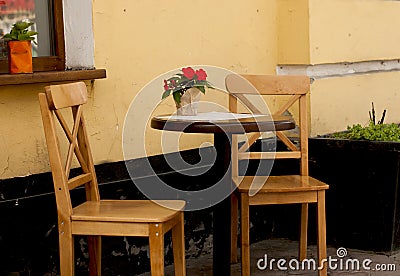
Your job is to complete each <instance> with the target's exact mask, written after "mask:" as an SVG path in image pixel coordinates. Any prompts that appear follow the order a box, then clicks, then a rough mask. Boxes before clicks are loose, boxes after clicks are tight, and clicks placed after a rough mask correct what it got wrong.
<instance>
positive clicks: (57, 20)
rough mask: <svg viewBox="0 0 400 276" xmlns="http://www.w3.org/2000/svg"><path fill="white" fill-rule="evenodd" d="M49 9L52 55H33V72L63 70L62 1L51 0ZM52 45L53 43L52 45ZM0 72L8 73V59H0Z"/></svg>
mask: <svg viewBox="0 0 400 276" xmlns="http://www.w3.org/2000/svg"><path fill="white" fill-rule="evenodd" d="M49 3H50V5H49V9H50V10H52V13H51V14H50V16H49V17H50V19H51V20H52V21H53V26H52V28H53V30H52V34H53V35H52V39H53V42H54V52H55V54H54V55H53V56H45V57H34V58H33V59H32V63H33V72H46V71H64V70H65V38H64V16H63V1H62V0H51V1H50V2H49ZM52 46H53V45H52ZM0 73H8V60H7V59H4V60H0Z"/></svg>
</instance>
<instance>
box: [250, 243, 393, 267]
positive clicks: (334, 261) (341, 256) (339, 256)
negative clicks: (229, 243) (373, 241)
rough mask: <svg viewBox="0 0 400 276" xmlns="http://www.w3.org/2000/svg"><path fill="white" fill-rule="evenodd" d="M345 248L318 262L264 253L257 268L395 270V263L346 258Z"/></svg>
mask: <svg viewBox="0 0 400 276" xmlns="http://www.w3.org/2000/svg"><path fill="white" fill-rule="evenodd" d="M347 254H348V253H347V249H346V248H344V247H340V248H338V249H337V250H336V256H335V257H332V256H329V257H328V258H327V259H322V261H321V262H320V263H318V261H317V260H315V259H304V260H303V261H299V260H297V259H290V260H286V259H283V258H281V259H274V258H271V259H268V255H267V254H265V255H264V257H263V258H260V259H258V261H257V268H258V269H259V270H274V269H277V270H280V271H286V270H293V271H315V270H322V269H324V268H327V269H328V270H333V271H396V264H393V263H391V264H374V263H373V261H372V260H371V259H368V258H367V259H362V260H359V259H356V258H346V257H347Z"/></svg>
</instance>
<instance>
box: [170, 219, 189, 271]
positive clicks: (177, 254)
mask: <svg viewBox="0 0 400 276" xmlns="http://www.w3.org/2000/svg"><path fill="white" fill-rule="evenodd" d="M179 216H180V219H179V222H178V223H177V224H176V225H175V226H174V227H173V228H172V250H173V252H174V267H175V276H185V275H186V261H185V235H184V226H183V222H184V220H183V212H182V213H181V214H180V215H179Z"/></svg>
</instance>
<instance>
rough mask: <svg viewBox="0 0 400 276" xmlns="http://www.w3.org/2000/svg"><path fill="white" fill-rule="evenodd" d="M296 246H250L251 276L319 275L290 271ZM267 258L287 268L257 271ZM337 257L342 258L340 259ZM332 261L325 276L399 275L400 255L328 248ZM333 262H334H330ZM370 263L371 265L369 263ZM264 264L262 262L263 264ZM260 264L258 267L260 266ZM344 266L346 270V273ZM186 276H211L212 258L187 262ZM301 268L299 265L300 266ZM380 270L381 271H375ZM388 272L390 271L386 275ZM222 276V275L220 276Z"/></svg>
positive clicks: (236, 268) (311, 252) (235, 271)
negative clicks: (258, 262) (284, 261)
mask: <svg viewBox="0 0 400 276" xmlns="http://www.w3.org/2000/svg"><path fill="white" fill-rule="evenodd" d="M297 245H298V243H297V242H293V241H287V240H266V241H262V242H259V243H256V244H252V246H251V256H252V259H251V263H252V265H251V275H256V276H257V275H259V276H261V275H273V276H278V275H279V276H280V275H282V276H285V275H307V276H308V275H309V276H312V275H318V272H317V270H293V269H290V267H289V262H290V261H291V260H292V259H293V258H296V257H297ZM265 254H267V257H268V263H269V261H270V259H271V258H274V259H276V260H279V259H284V260H286V264H285V265H284V266H285V267H287V270H286V271H282V270H279V269H278V267H277V264H276V262H277V261H275V263H274V264H273V270H272V271H271V270H270V268H269V267H268V268H266V269H265V270H260V269H258V268H257V261H258V260H259V259H260V258H263V257H264V255H265ZM337 254H339V256H343V254H345V257H343V258H339V257H338V255H337ZM329 257H330V258H331V260H332V261H331V269H329V270H328V271H329V272H328V275H337V276H347V275H356V276H381V275H382V276H395V275H396V276H398V275H400V253H397V254H394V255H391V256H387V255H384V254H378V253H373V252H365V251H360V250H352V249H340V250H339V251H338V249H337V248H331V247H329V248H328V259H329ZM308 258H309V259H311V258H316V247H315V246H310V247H309V249H308ZM333 259H336V260H337V261H335V260H333ZM368 259H369V260H371V262H370V263H369V261H368ZM363 261H364V263H365V264H366V265H367V267H370V269H371V270H369V271H368V270H365V269H363V268H362V266H363ZM357 262H358V263H359V265H360V269H359V270H356V269H354V268H355V265H356V264H357ZM263 263H264V262H263ZM263 263H261V264H263ZM335 264H336V266H337V268H336V269H335V267H334V265H335ZM340 264H342V266H341V267H342V269H340ZM293 265H295V261H292V266H293ZM346 266H347V268H348V269H347V270H346ZM186 267H187V275H189V276H191V275H195V276H197V275H199V276H208V275H212V256H211V255H207V256H203V257H200V258H196V259H189V260H187V264H186ZM300 268H301V264H300ZM384 268H386V271H382V269H384ZM378 270H380V271H378ZM387 270H391V271H387ZM148 275H150V273H146V274H143V276H148ZM166 275H167V276H169V275H174V274H173V266H168V267H167V268H166ZM231 275H232V276H237V275H240V264H234V265H232V266H231ZM221 276H225V275H221Z"/></svg>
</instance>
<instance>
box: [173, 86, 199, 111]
mask: <svg viewBox="0 0 400 276" xmlns="http://www.w3.org/2000/svg"><path fill="white" fill-rule="evenodd" d="M200 97H201V92H200V90H199V89H197V88H194V87H192V88H189V89H188V90H186V91H185V93H183V95H182V97H181V102H180V103H177V102H175V105H176V108H177V111H176V113H177V115H179V116H196V115H197V108H198V105H199V101H200Z"/></svg>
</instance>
